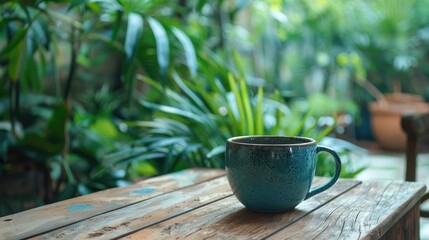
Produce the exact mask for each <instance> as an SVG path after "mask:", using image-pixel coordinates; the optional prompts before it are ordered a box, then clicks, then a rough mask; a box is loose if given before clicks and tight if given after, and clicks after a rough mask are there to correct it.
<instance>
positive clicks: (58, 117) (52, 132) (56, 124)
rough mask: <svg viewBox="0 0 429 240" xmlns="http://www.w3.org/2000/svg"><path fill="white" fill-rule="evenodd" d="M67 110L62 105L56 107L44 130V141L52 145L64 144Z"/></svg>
mask: <svg viewBox="0 0 429 240" xmlns="http://www.w3.org/2000/svg"><path fill="white" fill-rule="evenodd" d="M67 117H68V110H67V109H66V107H65V106H64V105H63V104H60V105H58V106H57V107H56V108H55V109H54V112H53V113H52V116H51V118H50V119H49V121H48V124H47V126H46V130H45V136H46V140H47V141H48V142H52V143H58V144H62V145H63V144H64V143H65V134H66V121H67Z"/></svg>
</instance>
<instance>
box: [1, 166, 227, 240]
mask: <svg viewBox="0 0 429 240" xmlns="http://www.w3.org/2000/svg"><path fill="white" fill-rule="evenodd" d="M225 174H226V173H225V170H223V169H210V170H209V169H201V168H195V169H187V170H183V171H179V172H176V173H172V174H166V175H162V176H158V177H154V178H149V179H146V180H144V181H141V182H138V183H135V184H133V185H130V186H127V187H122V188H113V189H107V190H104V191H99V192H96V193H93V194H89V195H84V196H80V197H77V198H73V199H68V200H65V201H62V202H56V203H53V204H49V205H45V206H42V207H38V208H34V209H30V210H27V211H24V212H20V213H16V214H12V215H8V216H4V217H1V218H0V238H4V239H12V240H13V239H22V238H29V237H34V236H37V235H40V234H43V233H47V232H50V231H52V230H56V229H59V228H62V227H65V226H69V225H72V224H74V223H77V222H79V221H82V220H86V219H89V218H92V217H95V216H99V215H102V214H104V213H108V212H112V211H115V210H118V209H121V208H124V207H127V206H130V205H133V204H137V203H139V202H142V201H145V200H147V199H150V198H153V197H155V196H159V195H163V194H168V193H170V192H173V191H177V190H180V189H186V188H188V187H192V186H193V185H195V184H199V183H202V182H207V181H211V180H213V179H216V178H221V177H223V176H225ZM188 177H189V178H188ZM189 179H190V180H189ZM177 180H186V181H185V182H184V183H183V184H182V183H179V182H177ZM174 184H177V186H176V185H174ZM148 186H155V187H159V189H158V190H159V191H158V192H150V193H148V194H144V192H143V194H138V192H137V194H136V195H135V196H129V195H130V194H131V193H133V191H138V190H141V189H145V188H146V187H148ZM115 193H117V195H115ZM118 193H120V194H118ZM70 206H75V207H77V208H76V209H77V211H75V212H73V211H72V212H70V209H68V208H70ZM79 207H80V208H81V209H79ZM80 210H82V211H80Z"/></svg>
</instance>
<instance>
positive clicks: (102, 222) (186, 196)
mask: <svg viewBox="0 0 429 240" xmlns="http://www.w3.org/2000/svg"><path fill="white" fill-rule="evenodd" d="M231 195H232V192H231V189H230V187H229V185H228V181H227V179H226V177H222V178H216V179H214V180H211V181H207V182H203V183H200V184H196V185H193V186H191V187H188V188H184V189H181V190H177V191H174V192H170V193H167V194H163V195H160V196H156V197H154V198H151V199H148V200H146V201H143V202H139V203H136V204H133V205H129V206H127V207H124V208H121V209H118V210H116V211H112V212H108V213H105V214H102V215H98V216H95V217H92V218H89V219H86V220H83V221H81V222H78V223H75V224H72V225H69V226H66V227H64V228H60V229H57V230H54V231H52V232H49V233H47V234H43V235H39V236H36V237H34V239H87V238H91V239H112V238H116V237H118V236H121V235H124V234H127V233H130V232H134V231H137V230H139V229H142V228H145V227H147V226H149V225H153V224H155V223H158V222H161V221H163V220H166V219H170V218H172V217H175V216H178V215H180V214H183V213H186V212H189V211H191V210H193V209H195V208H198V207H201V206H202V205H206V204H209V203H211V202H214V201H216V200H219V199H222V198H225V197H227V196H231Z"/></svg>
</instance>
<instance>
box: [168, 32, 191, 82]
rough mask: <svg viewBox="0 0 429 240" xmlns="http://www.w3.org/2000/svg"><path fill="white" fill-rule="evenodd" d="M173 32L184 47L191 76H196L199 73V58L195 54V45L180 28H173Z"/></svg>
mask: <svg viewBox="0 0 429 240" xmlns="http://www.w3.org/2000/svg"><path fill="white" fill-rule="evenodd" d="M172 31H173V33H174V35H175V36H176V37H177V39H178V40H179V42H180V43H181V44H182V46H183V50H184V51H185V57H186V65H187V66H188V69H189V72H190V73H191V76H195V74H196V73H197V57H196V54H195V49H194V45H193V44H192V42H191V40H190V39H189V38H188V36H186V34H184V33H183V32H182V31H181V30H179V29H178V28H173V29H172Z"/></svg>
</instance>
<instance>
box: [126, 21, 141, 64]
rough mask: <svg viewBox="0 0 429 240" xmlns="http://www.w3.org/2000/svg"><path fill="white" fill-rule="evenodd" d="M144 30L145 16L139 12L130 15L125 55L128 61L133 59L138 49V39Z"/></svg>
mask: <svg viewBox="0 0 429 240" xmlns="http://www.w3.org/2000/svg"><path fill="white" fill-rule="evenodd" d="M142 31H143V18H142V16H141V15H139V14H137V13H130V14H129V15H128V24H127V33H126V36H125V46H124V48H125V56H126V59H127V60H128V62H130V61H131V60H132V58H133V57H134V56H135V52H136V51H137V46H138V44H137V43H138V40H139V39H140V35H141V32H142Z"/></svg>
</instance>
